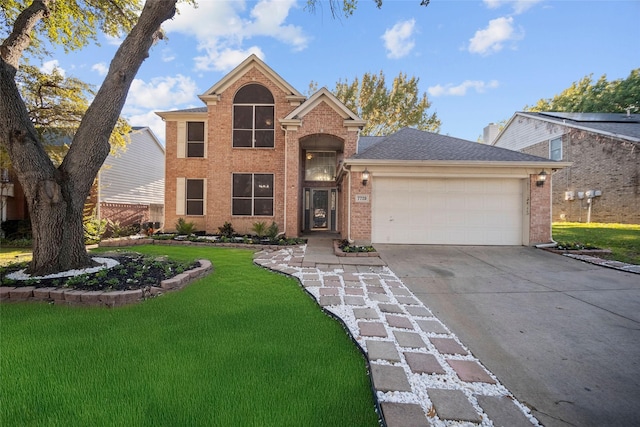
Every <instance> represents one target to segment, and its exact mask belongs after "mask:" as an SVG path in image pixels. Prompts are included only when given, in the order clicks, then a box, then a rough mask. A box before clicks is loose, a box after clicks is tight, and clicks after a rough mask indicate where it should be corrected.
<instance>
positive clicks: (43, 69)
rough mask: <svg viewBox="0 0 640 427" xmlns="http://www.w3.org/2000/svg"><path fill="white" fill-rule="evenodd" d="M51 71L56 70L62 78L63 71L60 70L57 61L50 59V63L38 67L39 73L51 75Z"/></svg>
mask: <svg viewBox="0 0 640 427" xmlns="http://www.w3.org/2000/svg"><path fill="white" fill-rule="evenodd" d="M53 70H57V71H58V73H60V75H62V76H63V77H64V75H65V70H64V69H63V68H60V62H58V60H57V59H52V60H51V61H46V62H44V63H43V64H42V66H41V67H40V72H42V73H46V74H51V73H52V72H53Z"/></svg>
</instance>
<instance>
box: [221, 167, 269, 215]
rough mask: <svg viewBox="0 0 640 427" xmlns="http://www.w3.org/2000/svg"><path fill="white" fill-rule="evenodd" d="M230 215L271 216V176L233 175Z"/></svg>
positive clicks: (262, 174)
mask: <svg viewBox="0 0 640 427" xmlns="http://www.w3.org/2000/svg"><path fill="white" fill-rule="evenodd" d="M231 204H232V208H231V214H232V215H242V216H273V174H267V173H255V174H253V173H234V174H233V194H232V200H231Z"/></svg>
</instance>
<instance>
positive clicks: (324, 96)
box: [280, 87, 367, 130]
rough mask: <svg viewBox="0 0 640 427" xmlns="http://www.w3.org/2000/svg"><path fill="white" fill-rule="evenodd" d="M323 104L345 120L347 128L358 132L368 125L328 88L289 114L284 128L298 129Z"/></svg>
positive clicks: (324, 88) (282, 121)
mask: <svg viewBox="0 0 640 427" xmlns="http://www.w3.org/2000/svg"><path fill="white" fill-rule="evenodd" d="M323 102H324V103H325V104H327V105H328V106H329V107H331V109H333V110H334V111H335V112H336V113H337V114H339V115H340V116H341V117H342V118H343V120H344V126H345V127H347V128H350V129H352V130H358V129H361V128H362V127H363V126H364V125H365V124H366V123H367V122H366V120H363V119H361V118H360V117H358V115H357V114H355V113H354V112H353V111H351V110H350V109H348V108H347V107H346V106H345V105H344V104H343V103H342V102H341V101H340V100H339V99H338V98H336V96H335V95H334V94H332V93H331V92H330V91H329V90H328V89H327V88H326V87H323V88H321V89H320V90H318V91H317V92H316V93H314V94H313V95H312V96H311V97H310V98H309V99H308V100H307V101H305V102H304V103H302V104H301V105H300V106H299V107H298V108H296V109H295V110H293V111H292V112H291V113H289V114H288V115H287V116H286V117H285V118H284V119H282V120H281V121H280V122H281V123H282V125H283V126H291V127H294V128H295V127H298V126H300V123H301V120H302V118H303V117H304V116H306V115H307V114H308V113H309V112H310V111H312V110H314V109H315V108H316V107H317V106H318V105H320V104H321V103H323Z"/></svg>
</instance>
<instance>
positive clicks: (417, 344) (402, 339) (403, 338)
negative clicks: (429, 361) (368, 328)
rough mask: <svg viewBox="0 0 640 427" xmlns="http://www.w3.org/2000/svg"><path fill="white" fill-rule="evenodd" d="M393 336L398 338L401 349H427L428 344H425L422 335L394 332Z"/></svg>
mask: <svg viewBox="0 0 640 427" xmlns="http://www.w3.org/2000/svg"><path fill="white" fill-rule="evenodd" d="M393 335H394V336H395V337H396V340H397V341H398V345H399V346H400V347H409V348H426V347H427V344H425V342H424V340H423V339H422V338H421V337H420V334H417V333H415V332H402V331H393Z"/></svg>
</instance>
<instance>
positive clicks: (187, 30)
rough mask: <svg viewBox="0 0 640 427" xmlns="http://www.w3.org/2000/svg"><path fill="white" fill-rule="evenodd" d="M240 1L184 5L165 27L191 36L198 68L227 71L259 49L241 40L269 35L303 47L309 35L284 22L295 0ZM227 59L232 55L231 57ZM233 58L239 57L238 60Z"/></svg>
mask: <svg viewBox="0 0 640 427" xmlns="http://www.w3.org/2000/svg"><path fill="white" fill-rule="evenodd" d="M246 4H247V2H244V1H234V0H231V1H206V2H205V1H203V2H199V4H198V7H197V8H193V7H189V6H187V5H184V6H183V7H181V10H180V14H179V15H176V17H175V18H174V19H173V20H171V21H169V22H168V23H167V24H166V25H165V26H164V28H165V30H166V31H167V32H168V33H171V32H178V33H183V34H187V35H191V36H194V37H195V38H196V40H197V41H198V50H199V51H201V52H203V54H202V55H199V56H197V57H196V58H195V62H196V69H197V70H202V71H209V70H217V71H229V70H230V69H231V68H233V67H234V66H236V65H238V64H239V63H240V62H241V61H242V60H244V59H245V58H246V56H247V54H248V53H249V54H250V53H256V52H260V53H262V52H261V51H260V49H259V48H258V47H256V46H255V45H254V46H253V47H246V46H245V43H246V41H247V40H250V39H252V38H254V37H271V38H274V39H276V40H279V41H281V42H282V43H285V44H287V45H289V46H291V47H292V49H293V50H294V51H299V50H303V49H305V48H306V47H307V45H308V43H309V37H308V36H307V35H306V34H305V33H304V30H303V28H302V27H299V26H295V25H292V24H287V23H286V20H287V17H288V16H289V11H290V10H291V9H292V8H293V7H296V0H261V1H259V2H257V3H253V2H251V3H250V4H251V5H253V7H252V8H251V9H247V7H246ZM231 58H234V59H233V60H232V59H231ZM237 58H241V59H240V60H239V61H238V60H236V59H237Z"/></svg>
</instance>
